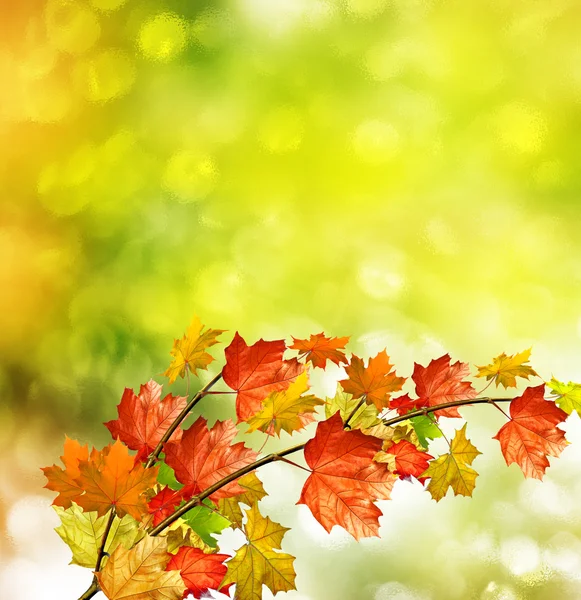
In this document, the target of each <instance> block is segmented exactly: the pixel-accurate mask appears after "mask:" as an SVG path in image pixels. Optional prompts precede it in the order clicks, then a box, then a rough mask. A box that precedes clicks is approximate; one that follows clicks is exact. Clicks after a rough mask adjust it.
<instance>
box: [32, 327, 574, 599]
mask: <svg viewBox="0 0 581 600" xmlns="http://www.w3.org/2000/svg"><path fill="white" fill-rule="evenodd" d="M222 333H224V332H223V331H222V330H216V329H208V330H204V327H203V326H202V324H201V323H200V321H199V319H197V318H195V319H194V320H193V322H192V324H191V326H190V328H189V329H188V331H187V333H186V335H185V336H184V337H183V338H182V339H178V340H175V342H174V346H173V349H172V351H171V354H172V357H173V359H172V362H171V364H170V366H169V368H168V369H167V371H166V372H165V375H166V376H167V377H168V378H169V381H170V383H173V382H175V381H176V379H177V378H178V377H182V378H183V377H187V378H188V388H189V377H190V374H192V375H196V374H197V372H198V371H199V370H203V369H207V368H208V366H209V365H210V364H211V362H212V361H213V360H214V359H213V357H212V356H211V355H210V354H209V353H208V352H207V350H208V348H209V347H211V346H213V345H215V344H217V343H218V340H217V338H218V337H219V336H220V335H221V334H222ZM348 339H349V338H346V337H343V338H329V337H327V336H325V335H324V334H323V333H320V334H317V335H311V336H310V338H309V339H294V338H293V343H292V344H291V345H289V346H288V347H287V344H286V343H285V341H284V340H275V341H264V340H262V339H261V340H259V341H258V342H256V343H254V344H252V345H251V346H249V345H248V344H247V343H246V342H245V341H244V339H243V338H242V337H241V336H240V335H239V334H238V333H236V334H235V335H234V338H233V340H232V342H231V343H230V344H229V346H228V347H227V348H226V349H225V359H226V360H225V365H224V367H223V369H222V370H221V373H220V374H219V375H217V376H216V377H214V379H213V380H212V381H211V382H210V383H209V384H207V385H206V386H205V387H204V388H203V389H202V390H201V391H200V392H198V393H197V394H195V395H194V396H193V398H192V399H189V398H188V397H182V396H174V395H172V394H167V395H166V396H165V397H163V398H162V386H161V385H159V384H158V383H156V382H155V381H153V380H152V381H149V382H148V383H146V384H144V385H142V386H141V389H140V390H139V393H138V394H135V393H134V392H133V391H132V390H130V389H126V390H125V392H124V393H123V396H122V398H121V402H120V404H119V406H118V415H119V416H118V418H117V419H116V420H113V421H110V422H108V423H106V424H105V425H106V426H107V428H108V429H109V431H110V432H111V435H112V437H113V439H114V441H113V442H112V443H111V444H109V445H108V446H106V447H105V448H103V449H102V450H96V449H94V448H93V449H92V451H91V452H89V449H88V447H87V446H82V445H81V444H80V443H79V442H77V441H74V440H70V439H68V438H67V439H66V441H65V446H64V455H63V456H62V462H63V466H64V468H63V467H60V466H56V465H53V466H52V467H46V468H45V469H43V470H44V473H45V475H46V477H47V479H48V483H47V485H46V487H47V488H48V489H50V490H53V491H55V492H57V493H58V495H57V496H56V498H55V500H54V502H53V504H54V506H55V510H56V511H57V514H58V515H59V517H60V519H61V522H62V524H61V525H60V526H59V527H58V528H57V532H58V534H59V535H60V537H61V538H62V539H63V540H64V542H65V543H66V544H68V545H69V547H70V549H71V551H72V553H73V559H72V562H73V563H75V564H78V565H81V566H83V567H88V568H90V569H92V570H93V572H94V580H93V585H92V586H91V588H89V590H87V592H86V593H85V594H84V595H83V596H82V598H83V599H87V598H90V597H91V596H92V595H94V594H95V593H96V592H97V591H98V590H99V589H100V590H102V591H103V593H104V594H105V595H106V596H107V597H108V598H109V599H110V600H121V599H125V598H132V599H133V600H140V599H145V598H164V599H176V600H177V599H179V598H181V597H186V596H187V595H189V594H192V595H193V596H194V597H195V598H201V597H202V595H204V594H205V593H207V592H208V590H218V591H221V592H223V593H226V594H229V593H231V589H230V588H231V586H232V585H234V591H233V595H234V598H235V599H240V600H246V599H253V600H256V599H259V598H261V597H262V589H263V586H264V585H266V586H267V587H268V588H269V589H270V590H271V591H272V592H273V593H277V592H279V591H288V590H291V589H295V571H294V566H293V561H294V557H293V556H291V555H290V554H287V553H285V552H282V551H281V549H282V548H281V544H282V540H283V536H284V535H285V533H286V531H288V530H287V528H285V527H283V526H282V525H280V524H278V523H275V522H274V521H272V520H271V519H269V518H268V517H267V516H265V515H263V514H261V512H260V509H259V501H260V500H261V499H262V498H263V497H264V496H265V495H266V492H265V490H264V488H263V486H262V483H261V481H260V479H259V478H258V476H257V474H256V472H255V470H256V469H258V468H259V467H260V466H262V465H264V464H267V463H269V462H273V461H275V460H284V461H286V462H289V463H290V464H295V463H293V462H292V461H289V460H288V459H286V458H285V457H286V456H287V455H289V454H292V453H295V452H298V451H300V450H304V460H305V461H306V464H307V465H308V469H307V470H308V471H310V474H309V476H308V478H307V479H306V481H305V484H304V486H303V489H302V493H301V495H300V498H299V499H298V502H297V503H300V504H306V505H307V506H308V507H309V509H310V510H311V512H312V514H313V516H314V517H315V519H317V521H318V522H319V523H320V524H321V525H322V526H323V527H324V528H325V530H327V531H330V530H331V529H332V528H333V527H334V526H336V525H338V526H340V527H343V528H344V529H346V530H347V531H348V532H349V533H350V534H352V535H353V536H354V537H355V538H356V539H360V538H362V537H368V536H377V535H378V533H379V517H380V516H381V514H382V513H381V510H380V508H379V507H378V506H377V504H376V502H377V501H378V500H387V499H389V498H390V495H391V491H392V489H393V486H394V484H396V483H397V482H398V480H408V481H413V480H417V481H418V482H419V484H420V485H421V486H424V487H425V489H426V490H427V491H428V493H430V494H431V496H432V498H434V500H436V501H439V500H441V499H442V498H443V497H444V496H445V495H446V493H447V492H448V490H449V489H450V488H451V489H452V490H453V492H454V494H455V495H458V494H459V495H463V496H470V495H472V492H473V490H474V488H475V484H476V477H477V475H478V473H477V472H476V471H475V470H474V468H473V467H472V463H473V462H474V460H475V459H476V458H477V456H478V455H479V454H480V452H479V451H478V450H477V449H476V448H475V447H474V445H473V444H472V443H471V441H470V440H469V439H468V438H467V437H466V427H467V424H466V423H464V424H463V426H462V427H461V428H459V429H457V430H456V432H455V435H454V437H453V438H452V439H451V441H448V440H447V439H446V441H447V442H448V446H449V451H448V452H447V453H445V454H443V455H441V456H438V457H434V456H433V455H432V454H430V453H429V452H428V450H429V445H430V442H431V440H433V439H435V438H437V437H441V436H443V433H442V431H441V429H440V419H442V418H451V419H461V418H462V417H461V415H460V413H459V411H458V408H459V407H460V406H463V405H468V404H474V403H478V402H487V403H490V404H493V405H495V406H496V407H497V408H499V409H500V410H501V411H502V409H501V408H500V406H499V403H500V402H510V409H509V410H510V415H508V414H506V413H504V411H502V412H503V413H504V414H505V416H506V418H507V422H506V423H505V424H504V425H503V426H502V428H501V429H500V431H499V432H498V433H497V435H496V436H495V438H496V439H498V441H499V442H500V449H501V451H502V453H503V455H504V457H505V459H506V462H507V464H509V465H510V464H511V463H516V464H517V465H518V466H519V467H520V468H521V469H522V472H523V473H524V475H525V476H526V477H534V478H537V479H542V477H543V475H544V473H545V470H546V468H547V467H548V466H549V461H548V456H554V457H556V456H559V454H560V453H561V452H562V450H563V449H564V448H565V446H566V445H567V442H566V440H565V435H564V432H563V430H562V429H560V428H559V427H558V425H559V424H560V423H562V422H563V421H564V420H565V419H566V418H567V416H568V414H570V413H572V412H573V411H577V412H580V411H581V385H579V384H575V383H571V382H570V383H568V384H565V383H562V382H559V381H557V380H556V379H554V378H553V379H552V380H551V381H550V382H548V383H544V382H543V383H541V384H540V385H537V386H529V387H527V388H526V389H525V390H524V393H523V394H522V395H520V396H517V397H515V398H496V399H492V398H482V397H478V396H479V392H477V390H476V389H475V388H474V387H473V383H472V382H471V381H469V379H468V378H469V376H470V369H469V366H468V364H466V363H462V362H459V361H458V362H455V363H452V361H451V359H450V356H449V355H447V354H446V355H444V356H441V357H439V358H437V359H434V360H432V361H431V362H430V363H429V364H428V365H427V366H425V367H424V366H422V365H419V364H415V366H414V371H413V374H412V376H411V380H412V382H413V384H415V393H414V394H411V395H410V393H406V394H400V395H397V396H394V394H397V393H398V392H401V391H402V389H403V386H404V383H405V382H406V378H405V377H401V376H399V375H397V374H396V372H395V370H394V367H393V365H391V364H390V358H389V356H388V355H387V352H386V351H385V350H384V351H382V352H379V353H378V354H377V356H375V357H373V358H370V359H369V361H368V362H367V365H366V364H365V362H364V361H363V360H362V359H361V358H359V357H358V356H355V355H352V356H351V357H350V358H348V357H347V355H346V351H345V346H346V345H347V342H348ZM288 351H290V352H293V351H297V352H298V354H294V355H293V356H292V357H290V358H289V357H285V353H287V352H288ZM529 356H530V350H526V351H524V352H522V353H520V354H516V355H514V356H507V355H506V354H501V355H500V356H498V357H497V358H495V359H494V360H493V361H492V363H491V364H490V365H486V366H482V367H478V373H477V374H476V377H485V378H486V379H487V380H488V381H489V383H488V385H487V386H486V387H488V386H489V385H490V384H492V383H493V382H494V383H495V384H496V386H497V387H498V386H499V385H502V386H503V387H504V388H509V387H516V378H517V377H522V378H526V379H528V378H529V377H538V375H537V373H536V372H535V371H534V370H533V369H532V367H530V366H529V365H527V364H526V363H527V362H528V360H529ZM329 362H331V363H334V364H335V365H338V366H342V367H344V371H345V375H346V378H345V379H343V380H340V381H339V382H338V385H337V392H336V394H335V396H334V397H333V398H327V399H326V400H323V399H320V398H318V397H316V396H314V395H312V394H309V393H308V392H309V389H310V387H309V369H310V368H318V369H325V368H326V366H327V364H328V363H329ZM220 379H222V380H223V382H224V383H225V384H226V386H228V388H229V390H227V391H228V392H229V393H232V391H233V392H235V394H236V399H235V405H236V415H237V419H238V421H237V424H235V423H234V422H233V421H232V420H227V421H217V422H216V423H214V425H213V426H212V427H208V423H207V421H206V419H204V418H203V417H199V418H198V419H197V420H196V421H195V422H194V423H193V424H192V425H191V426H190V427H189V428H188V429H186V430H185V431H184V430H182V429H181V427H180V424H181V422H182V421H183V419H184V418H185V417H186V416H187V414H188V413H189V411H190V410H191V409H192V408H193V406H194V405H195V404H196V403H197V402H199V401H200V400H201V399H202V398H204V397H205V395H207V394H208V393H210V392H209V390H210V388H211V387H213V386H214V385H215V384H217V383H218V382H219V381H220ZM546 387H548V388H549V389H550V390H551V392H552V396H551V397H549V398H545V388H546ZM225 391H226V390H225ZM481 391H483V390H481ZM211 393H220V392H217V391H215V390H214V391H213V392H211ZM319 408H321V414H320V416H324V418H323V419H321V420H319V422H318V423H317V425H316V429H315V432H314V436H313V437H312V438H311V439H310V440H309V441H308V442H306V444H298V445H295V446H293V447H291V448H288V449H286V450H282V451H278V452H275V453H272V454H268V455H260V453H257V452H256V451H255V450H253V449H252V448H249V447H247V446H246V445H245V444H244V443H243V442H235V441H234V439H235V437H236V436H237V434H238V433H239V426H241V425H242V424H245V425H246V430H247V432H250V431H262V432H264V434H265V435H266V436H276V437H280V435H281V432H283V431H284V432H286V433H287V434H291V435H292V434H293V433H294V432H296V431H299V430H302V429H303V428H305V427H306V426H308V425H310V424H312V423H313V422H314V421H315V420H316V417H317V410H318V409H319ZM130 450H132V451H134V452H135V454H131V453H130ZM243 507H246V508H243ZM227 527H232V528H237V529H239V530H241V531H242V532H243V534H244V535H245V536H246V538H247V543H245V544H244V545H243V546H242V547H241V548H239V549H238V550H237V551H236V553H235V555H234V556H229V555H227V554H222V553H220V552H219V549H218V542H217V539H216V538H215V537H214V536H215V535H217V534H219V533H220V532H221V531H223V530H224V529H225V528H227Z"/></svg>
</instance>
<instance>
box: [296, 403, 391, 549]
mask: <svg viewBox="0 0 581 600" xmlns="http://www.w3.org/2000/svg"><path fill="white" fill-rule="evenodd" d="M381 445H382V441H381V440H380V439H378V438H375V437H373V436H370V435H365V434H363V433H361V431H358V430H354V431H345V430H344V429H343V419H341V415H340V414H339V413H338V412H337V413H335V414H334V415H333V416H332V417H330V418H329V419H327V420H326V421H321V422H320V423H319V425H318V426H317V432H316V434H315V437H314V438H313V439H311V440H309V441H308V442H307V444H306V446H305V460H306V461H307V464H308V465H309V467H311V469H312V470H313V472H312V473H311V475H309V478H308V479H307V481H306V482H305V485H304V487H303V490H302V493H301V497H300V499H299V501H298V502H297V504H306V505H307V506H308V507H309V508H310V509H311V512H312V513H313V516H314V517H315V519H317V521H319V523H321V525H322V526H323V527H324V528H325V530H326V531H331V529H332V528H333V526H334V525H340V526H341V527H343V528H344V529H346V530H347V531H348V532H349V533H350V534H351V535H352V536H353V537H354V538H355V539H357V540H358V539H360V538H362V537H370V536H377V535H378V533H379V517H380V516H381V514H382V513H381V510H379V508H378V507H377V506H376V505H375V504H374V501H375V500H388V499H389V498H390V494H391V489H392V488H393V483H394V481H395V479H396V477H395V475H394V474H393V473H390V472H389V471H388V470H387V469H386V468H385V466H384V465H382V464H380V463H378V462H374V461H373V457H374V456H375V455H376V454H377V452H379V451H380V450H381Z"/></svg>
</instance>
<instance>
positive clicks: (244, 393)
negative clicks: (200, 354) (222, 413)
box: [222, 332, 304, 423]
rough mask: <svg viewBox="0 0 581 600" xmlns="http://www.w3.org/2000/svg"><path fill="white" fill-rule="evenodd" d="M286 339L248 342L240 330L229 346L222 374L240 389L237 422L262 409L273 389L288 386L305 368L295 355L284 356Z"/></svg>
mask: <svg viewBox="0 0 581 600" xmlns="http://www.w3.org/2000/svg"><path fill="white" fill-rule="evenodd" d="M285 348H286V345H285V343H284V340H275V341H272V342H267V341H265V340H258V342H256V343H255V344H253V345H252V346H248V345H247V344H246V342H245V341H244V340H243V339H242V337H240V335H239V334H238V332H236V335H235V336H234V339H233V340H232V343H231V344H230V345H229V346H228V348H226V350H225V354H226V365H225V366H224V369H223V370H222V378H223V379H224V382H225V383H226V385H228V386H229V387H230V388H231V389H233V390H235V391H236V392H237V395H236V415H237V417H238V422H239V423H240V422H242V421H247V420H248V419H250V418H251V417H252V416H253V415H255V414H256V413H257V412H259V411H260V410H261V409H262V401H263V400H264V399H265V398H266V397H267V396H268V395H269V394H270V393H271V392H279V391H282V390H285V389H287V388H288V386H289V385H290V384H291V382H293V381H294V380H295V379H296V378H297V376H298V375H300V373H302V372H303V370H304V365H301V364H300V363H299V362H298V361H297V360H296V358H294V359H292V360H283V359H282V355H283V353H284V351H285Z"/></svg>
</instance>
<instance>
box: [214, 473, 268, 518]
mask: <svg viewBox="0 0 581 600" xmlns="http://www.w3.org/2000/svg"><path fill="white" fill-rule="evenodd" d="M237 483H238V485H240V486H241V487H243V488H244V490H245V491H244V492H243V493H242V494H238V495H237V496H232V497H231V498H222V499H221V500H220V502H219V503H218V511H219V512H220V514H221V515H224V516H225V517H226V518H227V519H228V520H229V521H230V522H231V523H232V525H235V526H236V527H238V529H242V509H241V508H240V504H246V505H247V506H252V505H253V504H254V503H256V502H258V501H259V500H261V499H262V498H264V496H266V492H265V491H264V487H263V485H262V481H260V479H258V475H256V473H254V472H253V473H248V474H247V475H244V477H241V478H240V479H239V480H238V482H237Z"/></svg>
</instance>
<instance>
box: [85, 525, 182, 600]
mask: <svg viewBox="0 0 581 600" xmlns="http://www.w3.org/2000/svg"><path fill="white" fill-rule="evenodd" d="M170 558H171V555H170V554H168V552H167V540H166V539H165V538H164V537H151V536H146V537H144V538H143V539H142V540H141V541H140V542H139V543H138V544H136V545H135V546H134V547H133V548H131V550H127V549H126V548H124V547H123V546H118V547H117V549H116V550H115V552H113V554H112V555H111V558H109V560H108V561H107V564H106V565H105V567H104V568H103V569H102V570H101V571H99V572H98V573H96V575H97V579H98V580H99V585H100V587H101V589H102V590H103V593H104V594H105V596H107V598H108V599H109V600H129V599H130V600H181V598H182V596H183V593H184V590H185V589H186V586H185V584H184V582H183V581H182V578H181V575H180V572H179V571H166V570H165V567H166V565H167V563H168V562H169V559H170Z"/></svg>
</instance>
